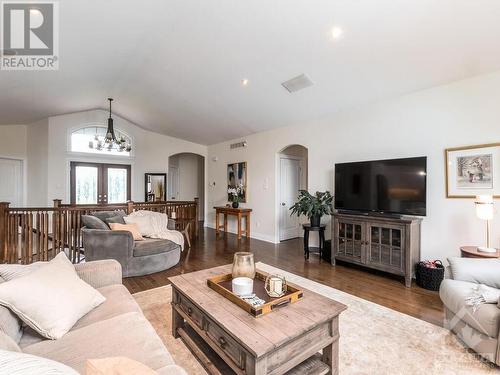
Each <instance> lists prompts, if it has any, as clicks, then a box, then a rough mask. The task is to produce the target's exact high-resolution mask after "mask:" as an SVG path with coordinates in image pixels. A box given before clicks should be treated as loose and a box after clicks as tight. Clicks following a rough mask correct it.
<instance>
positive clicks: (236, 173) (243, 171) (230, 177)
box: [227, 161, 247, 203]
mask: <svg viewBox="0 0 500 375" xmlns="http://www.w3.org/2000/svg"><path fill="white" fill-rule="evenodd" d="M238 187H239V188H240V189H239V190H240V191H241V192H240V193H239V195H240V200H239V201H240V202H243V203H246V201H247V162H246V161H244V162H240V163H232V164H228V165H227V188H228V189H233V188H238ZM228 200H229V201H231V200H232V198H231V195H230V194H229V193H228Z"/></svg>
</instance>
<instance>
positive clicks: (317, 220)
mask: <svg viewBox="0 0 500 375" xmlns="http://www.w3.org/2000/svg"><path fill="white" fill-rule="evenodd" d="M320 224H321V215H314V216H311V227H319V226H320Z"/></svg>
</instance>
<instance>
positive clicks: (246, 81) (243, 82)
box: [241, 78, 248, 86]
mask: <svg viewBox="0 0 500 375" xmlns="http://www.w3.org/2000/svg"><path fill="white" fill-rule="evenodd" d="M241 85H242V86H248V79H246V78H245V79H242V80H241Z"/></svg>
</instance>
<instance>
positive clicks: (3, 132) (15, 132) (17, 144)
mask: <svg viewBox="0 0 500 375" xmlns="http://www.w3.org/2000/svg"><path fill="white" fill-rule="evenodd" d="M26 138H27V130H26V125H0V157H2V158H12V159H25V158H26Z"/></svg>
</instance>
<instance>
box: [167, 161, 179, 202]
mask: <svg viewBox="0 0 500 375" xmlns="http://www.w3.org/2000/svg"><path fill="white" fill-rule="evenodd" d="M176 199H179V168H177V167H170V168H169V171H168V196H167V200H176Z"/></svg>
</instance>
